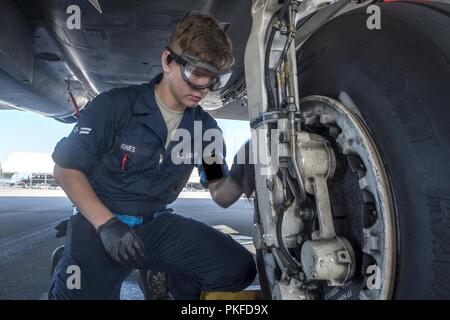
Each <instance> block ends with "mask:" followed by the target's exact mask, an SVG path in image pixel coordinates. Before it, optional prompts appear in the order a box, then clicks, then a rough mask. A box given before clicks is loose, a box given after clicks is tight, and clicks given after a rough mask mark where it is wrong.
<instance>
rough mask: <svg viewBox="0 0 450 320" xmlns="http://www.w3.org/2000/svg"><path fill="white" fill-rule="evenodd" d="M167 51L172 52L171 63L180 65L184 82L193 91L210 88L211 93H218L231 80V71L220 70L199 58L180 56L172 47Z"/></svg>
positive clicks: (183, 54) (186, 55)
mask: <svg viewBox="0 0 450 320" xmlns="http://www.w3.org/2000/svg"><path fill="white" fill-rule="evenodd" d="M166 49H167V50H168V51H169V52H170V54H169V56H168V57H169V63H170V62H172V61H175V62H176V63H178V64H179V65H180V68H181V76H182V77H183V80H184V81H186V82H187V83H188V84H189V86H190V87H191V88H193V89H197V90H202V89H206V88H208V89H209V90H210V91H217V90H220V89H222V88H223V87H225V85H226V84H227V82H228V81H229V80H230V77H231V74H232V71H231V69H227V70H220V69H218V68H216V67H215V66H213V65H211V64H209V63H207V62H204V61H202V60H200V59H198V58H197V57H193V56H191V55H188V54H186V53H182V54H181V55H178V54H176V53H175V52H173V50H172V49H171V48H170V47H166Z"/></svg>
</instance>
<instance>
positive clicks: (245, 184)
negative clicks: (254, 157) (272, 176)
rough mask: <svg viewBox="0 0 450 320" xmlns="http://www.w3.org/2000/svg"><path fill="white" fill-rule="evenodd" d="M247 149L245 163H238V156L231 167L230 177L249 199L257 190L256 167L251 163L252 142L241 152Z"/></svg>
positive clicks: (244, 146)
mask: <svg viewBox="0 0 450 320" xmlns="http://www.w3.org/2000/svg"><path fill="white" fill-rule="evenodd" d="M242 148H245V163H237V162H238V161H237V160H238V158H237V154H236V155H235V156H234V159H233V166H232V167H231V170H230V173H229V176H230V178H232V179H233V180H234V182H236V183H237V184H238V185H240V186H241V188H242V190H243V191H244V193H245V195H246V196H247V198H249V197H250V196H251V195H252V193H253V191H254V190H255V166H254V164H252V163H250V162H251V161H250V140H249V141H247V143H246V144H245V145H243V146H242V147H241V149H240V151H238V153H239V152H242Z"/></svg>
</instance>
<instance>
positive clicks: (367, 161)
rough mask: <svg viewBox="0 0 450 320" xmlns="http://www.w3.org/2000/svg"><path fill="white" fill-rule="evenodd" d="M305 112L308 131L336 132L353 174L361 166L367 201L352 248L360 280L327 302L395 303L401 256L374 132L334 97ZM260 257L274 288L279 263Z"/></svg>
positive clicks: (306, 101)
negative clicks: (356, 254)
mask: <svg viewBox="0 0 450 320" xmlns="http://www.w3.org/2000/svg"><path fill="white" fill-rule="evenodd" d="M300 110H301V113H302V116H303V119H304V121H305V124H306V127H309V126H314V125H316V126H321V127H326V128H331V129H333V130H335V129H337V131H336V130H335V132H334V138H335V143H336V145H337V146H338V147H339V150H340V152H341V153H342V155H344V156H345V157H346V159H347V160H349V159H351V162H352V164H353V165H352V170H353V169H354V168H353V166H356V167H359V168H356V169H355V170H356V171H357V172H358V176H357V177H358V180H357V186H358V187H359V189H360V191H361V194H362V195H363V199H364V203H363V204H362V205H363V207H364V208H365V209H364V210H363V212H361V213H358V214H360V215H361V217H360V218H361V221H362V228H361V229H362V230H359V231H358V232H359V233H360V237H361V241H357V242H356V247H355V244H354V243H352V245H353V247H354V250H355V252H359V253H360V255H361V257H362V258H361V260H362V262H361V263H360V265H359V269H357V273H358V274H359V275H360V278H359V282H358V279H356V276H355V279H353V280H351V281H349V282H347V283H346V284H345V285H344V286H343V287H335V288H330V289H329V291H328V292H324V293H323V298H325V299H334V298H336V299H355V298H356V299H390V298H392V295H393V291H394V283H395V270H396V257H397V238H396V234H397V233H396V219H395V210H394V204H393V196H392V190H391V185H390V183H389V178H388V174H387V172H386V169H385V168H384V165H383V161H382V158H381V155H380V153H379V152H378V149H377V147H376V144H375V143H374V140H373V139H372V137H371V134H370V131H369V129H368V127H367V126H366V124H365V123H364V121H363V120H362V119H361V117H360V116H358V114H357V113H358V111H357V109H355V107H354V106H353V105H351V106H350V107H349V106H346V105H344V104H343V103H341V102H339V101H337V100H335V99H332V98H329V97H325V96H309V97H306V98H303V99H302V100H301V101H300ZM331 129H330V131H331ZM349 161H350V160H349ZM367 209H368V210H367ZM336 231H337V232H338V229H337V230H336ZM338 235H339V234H338ZM358 243H360V244H361V245H360V246H358ZM261 253H262V254H263V259H264V263H265V273H266V275H267V278H268V282H269V283H270V285H271V286H272V287H273V284H274V282H276V281H277V279H276V278H277V276H276V274H277V270H276V269H277V268H276V263H275V261H274V259H273V257H272V255H271V253H270V252H268V251H262V252H261ZM357 265H358V264H357ZM369 267H370V269H369ZM321 285H323V283H322V284H321ZM352 286H353V288H352ZM355 288H356V289H355ZM350 290H357V291H358V293H357V295H355V294H354V292H353V293H350V294H349V292H350ZM346 294H347V296H346Z"/></svg>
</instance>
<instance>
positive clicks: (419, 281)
mask: <svg viewBox="0 0 450 320" xmlns="http://www.w3.org/2000/svg"><path fill="white" fill-rule="evenodd" d="M380 8H381V30H369V29H367V28H366V20H367V17H368V15H367V14H366V11H365V8H362V9H358V10H355V11H351V12H349V13H346V14H344V15H342V16H340V17H337V18H336V19H334V20H333V21H331V22H329V23H328V24H326V25H325V26H323V27H322V28H321V29H319V30H318V31H317V32H316V33H315V34H314V35H312V36H311V37H310V38H309V39H308V40H307V42H306V43H305V45H304V46H303V48H302V49H301V50H302V51H303V52H302V55H301V58H300V60H299V69H298V70H299V77H300V81H299V85H300V92H301V96H302V97H305V96H309V95H326V96H330V97H334V98H337V97H338V95H339V93H340V92H342V91H345V92H346V93H347V94H348V95H349V96H350V97H351V98H352V100H353V101H354V102H355V104H356V106H357V107H358V109H359V111H360V113H361V114H362V117H363V118H364V120H365V122H366V123H367V125H368V127H369V129H370V130H371V133H372V136H373V137H374V140H375V142H376V144H377V146H378V148H379V151H380V153H381V155H382V157H383V160H384V162H385V164H386V169H387V172H388V174H389V176H390V180H391V183H392V190H393V193H394V200H395V207H396V219H397V229H398V235H397V236H398V243H397V245H398V260H397V275H396V282H395V290H394V296H393V298H395V299H449V298H450V19H449V12H450V5H443V4H440V5H437V6H434V5H433V3H429V4H427V5H426V6H424V5H421V4H417V3H408V2H406V3H404V2H402V3H387V4H380Z"/></svg>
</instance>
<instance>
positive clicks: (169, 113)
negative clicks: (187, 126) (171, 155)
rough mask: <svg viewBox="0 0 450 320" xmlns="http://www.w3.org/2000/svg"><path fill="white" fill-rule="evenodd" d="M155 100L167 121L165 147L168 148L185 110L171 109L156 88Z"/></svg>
mask: <svg viewBox="0 0 450 320" xmlns="http://www.w3.org/2000/svg"><path fill="white" fill-rule="evenodd" d="M155 100H156V104H157V105H158V107H159V110H160V111H161V114H162V116H163V118H164V122H165V123H166V127H167V139H166V144H165V146H164V148H166V149H167V147H168V146H169V143H170V139H171V138H172V135H173V134H174V132H175V130H176V129H177V128H178V126H179V125H180V122H181V119H182V118H183V113H184V111H174V110H172V109H170V108H169V107H168V106H167V105H166V104H164V102H163V101H162V100H161V98H160V97H159V96H158V93H157V92H156V90H155Z"/></svg>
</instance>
